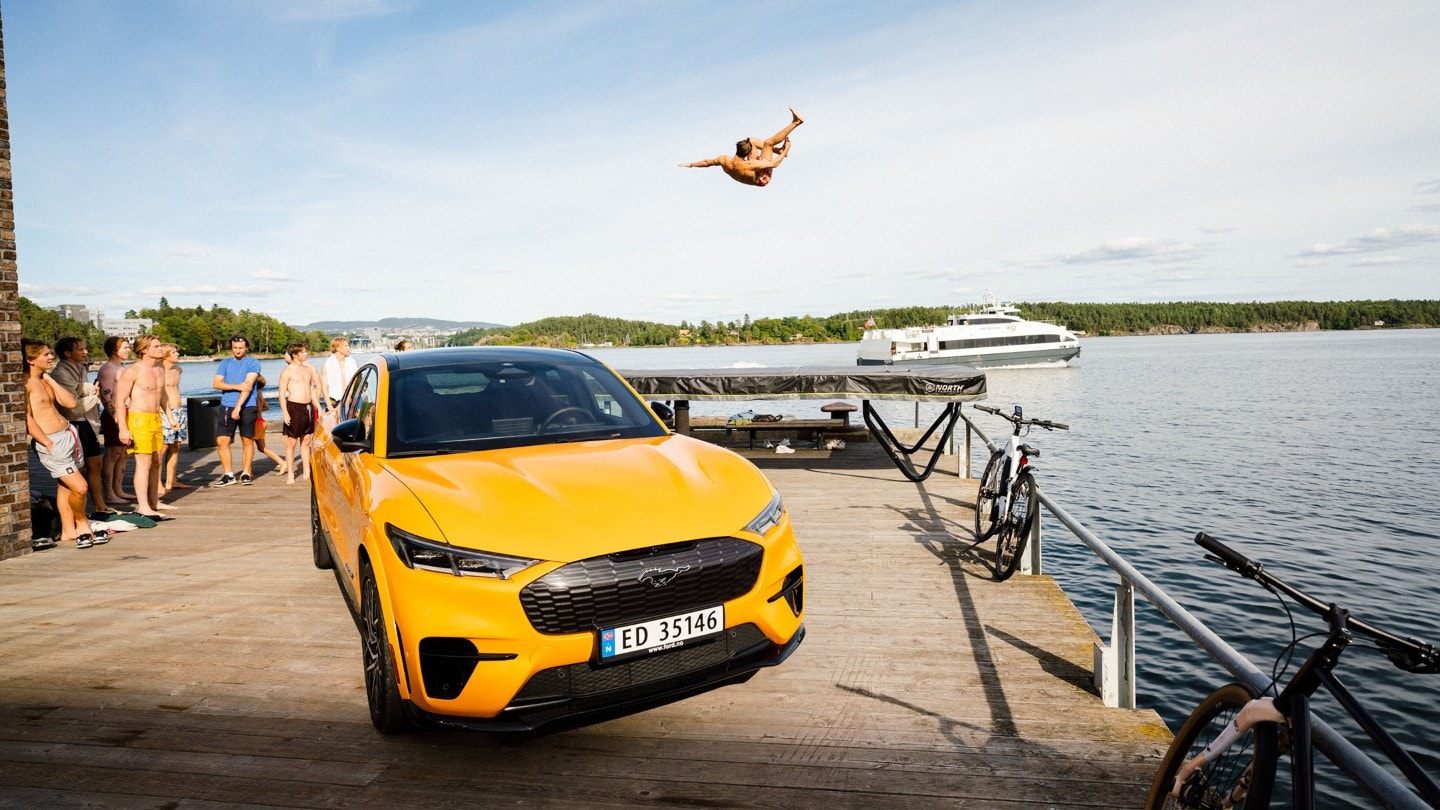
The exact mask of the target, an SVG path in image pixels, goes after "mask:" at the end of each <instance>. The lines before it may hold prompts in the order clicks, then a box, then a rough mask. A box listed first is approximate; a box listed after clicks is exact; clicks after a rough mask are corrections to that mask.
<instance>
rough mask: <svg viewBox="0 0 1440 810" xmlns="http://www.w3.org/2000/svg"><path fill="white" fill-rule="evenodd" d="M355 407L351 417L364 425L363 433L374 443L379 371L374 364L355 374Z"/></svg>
mask: <svg viewBox="0 0 1440 810" xmlns="http://www.w3.org/2000/svg"><path fill="white" fill-rule="evenodd" d="M355 377H356V379H355V409H354V415H353V417H352V418H355V419H359V420H360V422H361V424H363V425H365V435H366V436H367V437H370V440H371V443H372V444H373V443H374V436H375V402H376V400H377V399H379V392H378V390H377V389H379V387H380V372H379V371H377V370H376V369H375V367H374V366H366V367H365V368H363V369H361V370H360V372H359V373H358V374H356V375H355Z"/></svg>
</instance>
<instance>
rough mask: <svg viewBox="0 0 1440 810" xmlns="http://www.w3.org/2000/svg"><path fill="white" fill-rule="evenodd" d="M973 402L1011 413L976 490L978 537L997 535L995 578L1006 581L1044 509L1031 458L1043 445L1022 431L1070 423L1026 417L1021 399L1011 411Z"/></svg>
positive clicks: (990, 410)
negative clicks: (1007, 429) (1009, 427)
mask: <svg viewBox="0 0 1440 810" xmlns="http://www.w3.org/2000/svg"><path fill="white" fill-rule="evenodd" d="M975 408H976V410H981V411H984V412H986V413H993V414H995V415H996V416H998V417H1000V418H1001V419H1008V420H1010V424H1011V425H1012V426H1013V429H1012V430H1011V432H1010V438H1009V439H1008V440H1007V441H1006V442H1005V445H1004V446H1003V447H1001V448H1000V449H999V450H996V451H995V452H994V453H992V454H991V455H990V461H989V462H988V463H987V464H986V465H985V472H983V473H981V475H980V489H979V491H978V494H977V495H976V496H975V542H976V543H981V542H984V541H985V540H987V539H989V538H990V537H991V536H992V535H996V537H997V539H996V541H995V565H994V568H995V579H996V581H999V582H1004V581H1005V580H1007V579H1009V578H1010V576H1011V575H1012V574H1014V573H1015V571H1016V569H1018V568H1019V567H1020V555H1021V553H1022V552H1023V551H1024V550H1025V542H1026V540H1027V539H1028V538H1029V537H1030V531H1031V529H1032V528H1033V527H1034V525H1035V520H1036V518H1037V517H1038V515H1039V514H1040V496H1039V494H1038V493H1036V492H1035V479H1034V476H1033V472H1034V469H1035V467H1034V466H1033V465H1032V464H1031V463H1030V459H1032V458H1034V457H1036V456H1039V455H1040V451H1039V450H1037V449H1035V448H1034V447H1032V446H1030V445H1028V444H1021V443H1020V436H1021V431H1022V430H1024V431H1025V433H1026V434H1029V432H1030V428H1031V427H1032V426H1036V425H1038V426H1039V427H1042V428H1045V429H1046V430H1069V429H1070V426H1069V425H1062V424H1060V423H1059V422H1051V421H1049V420H1048V419H1026V418H1025V415H1024V411H1023V410H1022V409H1021V408H1020V406H1019V405H1016V406H1015V413H1013V414H1006V413H1003V412H1002V411H1001V410H1000V409H999V408H990V407H987V406H985V405H976V406H975Z"/></svg>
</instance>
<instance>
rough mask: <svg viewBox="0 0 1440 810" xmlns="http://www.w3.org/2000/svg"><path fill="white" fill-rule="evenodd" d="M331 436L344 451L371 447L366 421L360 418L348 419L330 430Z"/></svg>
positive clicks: (351, 451) (349, 451) (348, 451)
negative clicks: (366, 431)
mask: <svg viewBox="0 0 1440 810" xmlns="http://www.w3.org/2000/svg"><path fill="white" fill-rule="evenodd" d="M330 436H331V437H332V438H334V439H335V446H336V447H338V448H340V452H342V453H353V452H356V451H357V450H369V449H370V441H369V437H367V436H366V435H365V423H364V422H361V421H360V420H359V419H346V420H345V421H344V422H341V423H340V424H338V425H336V426H335V427H334V428H332V429H331V430H330Z"/></svg>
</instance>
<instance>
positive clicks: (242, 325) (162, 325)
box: [20, 296, 330, 359]
mask: <svg viewBox="0 0 1440 810" xmlns="http://www.w3.org/2000/svg"><path fill="white" fill-rule="evenodd" d="M125 317H126V318H148V319H150V320H151V321H153V322H154V324H155V326H154V328H153V329H151V330H150V331H151V333H152V334H154V335H155V336H156V337H158V338H160V340H162V341H164V342H166V343H174V344H175V345H176V346H178V347H179V348H180V354H181V355H182V356H184V357H205V356H218V355H223V354H226V353H228V352H229V351H230V338H231V337H232V336H234V335H244V336H245V338H246V339H247V340H249V341H250V350H251V351H252V352H255V353H256V354H281V353H283V352H284V351H285V347H286V346H287V345H288V344H290V343H304V344H305V345H306V347H307V348H308V349H309V350H310V351H312V352H328V351H330V336H329V335H327V334H325V333H324V332H320V331H310V332H305V331H301V330H299V329H296V328H294V327H292V326H290V325H288V324H286V323H283V322H281V321H279V320H276V319H275V318H272V317H270V316H269V315H265V314H262V313H258V312H251V311H250V310H240V311H239V312H235V311H234V310H231V309H227V308H225V307H222V306H219V305H214V304H212V305H211V306H210V308H209V309H206V308H204V307H199V306H197V307H172V306H170V303H169V302H168V301H166V300H165V299H164V298H161V299H160V305H159V306H158V307H155V308H153V309H141V310H138V311H137V310H130V311H128V312H126V313H125ZM20 331H21V334H22V336H23V337H25V338H26V339H28V340H43V341H45V342H46V343H49V344H50V345H52V346H53V345H55V341H57V340H59V339H60V338H62V337H67V336H71V337H78V338H82V339H84V340H85V343H86V345H88V346H89V347H90V351H91V354H92V356H94V357H96V358H97V359H99V356H100V353H101V349H102V347H103V346H104V345H105V338H106V335H105V332H104V331H102V330H100V329H97V328H95V326H94V325H93V324H89V323H80V322H79V321H74V320H71V319H69V318H62V317H61V316H60V315H58V314H56V313H54V312H51V311H49V310H46V309H42V308H41V307H39V306H37V305H36V304H35V303H34V302H32V301H30V300H29V299H27V298H25V297H23V296H22V297H21V298H20Z"/></svg>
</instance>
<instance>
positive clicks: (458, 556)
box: [385, 523, 540, 579]
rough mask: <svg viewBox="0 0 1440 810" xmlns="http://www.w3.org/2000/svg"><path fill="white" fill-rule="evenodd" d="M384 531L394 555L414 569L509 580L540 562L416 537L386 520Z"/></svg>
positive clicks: (407, 566) (458, 575) (459, 575)
mask: <svg viewBox="0 0 1440 810" xmlns="http://www.w3.org/2000/svg"><path fill="white" fill-rule="evenodd" d="M385 534H386V536H388V537H389V538H390V545H391V546H393V547H394V549H395V555H396V556H397V557H399V558H400V562H403V563H405V567H406V568H413V569H416V570H417V571H434V572H436V573H439V574H451V575H453V576H457V577H491V578H493V579H509V578H510V577H513V576H515V575H516V574H518V573H520V572H521V571H524V570H525V569H526V568H529V567H530V566H532V565H535V564H536V563H539V562H540V560H530V559H526V558H524V557H511V556H508V555H505V554H494V553H491V552H489V551H472V550H470V549H468V548H456V547H454V546H449V545H446V544H444V543H437V542H435V541H433V540H426V539H425V538H423V537H416V536H415V535H413V534H411V533H409V532H407V531H405V530H404V529H398V528H396V527H395V526H394V525H392V524H389V523H387V524H385Z"/></svg>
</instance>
